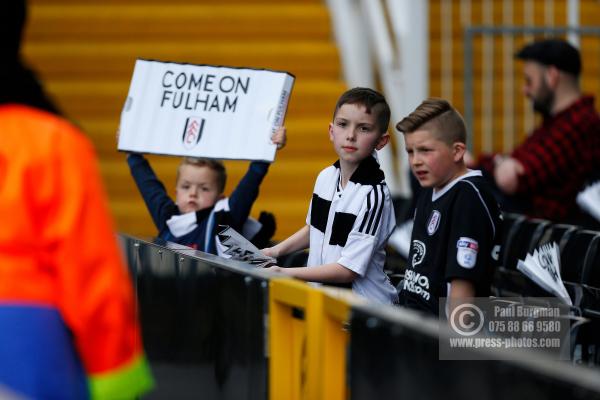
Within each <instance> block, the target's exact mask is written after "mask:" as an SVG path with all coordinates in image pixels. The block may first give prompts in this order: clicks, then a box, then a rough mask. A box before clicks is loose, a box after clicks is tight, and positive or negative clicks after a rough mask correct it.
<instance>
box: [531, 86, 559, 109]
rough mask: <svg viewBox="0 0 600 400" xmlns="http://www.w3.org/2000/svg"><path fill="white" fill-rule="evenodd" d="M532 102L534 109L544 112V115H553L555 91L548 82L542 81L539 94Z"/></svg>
mask: <svg viewBox="0 0 600 400" xmlns="http://www.w3.org/2000/svg"><path fill="white" fill-rule="evenodd" d="M532 103H533V110H534V111H537V112H539V113H540V114H542V116H543V117H549V116H550V115H551V113H552V107H553V105H554V92H553V91H552V90H551V89H550V88H549V87H548V85H546V82H542V86H541V87H540V90H539V94H538V95H537V96H536V97H534V98H532Z"/></svg>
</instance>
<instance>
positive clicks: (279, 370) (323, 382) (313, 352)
mask: <svg viewBox="0 0 600 400" xmlns="http://www.w3.org/2000/svg"><path fill="white" fill-rule="evenodd" d="M269 285H270V289H269V324H270V326H269V332H270V337H269V356H270V361H269V370H270V372H269V397H270V399H272V400H279V399H286V400H287V399H289V400H318V399H328V400H345V399H346V397H347V389H346V350H347V345H348V333H347V331H345V330H344V327H343V325H344V324H345V323H346V322H347V319H348V313H349V306H348V304H347V303H346V302H344V301H341V300H339V299H336V298H335V297H332V296H330V295H328V294H326V293H324V292H323V291H321V290H319V289H315V288H313V287H311V286H310V285H307V284H306V283H303V282H299V281H295V280H291V279H271V281H270V284H269ZM302 313H303V315H304V318H303V319H302V317H301V314H302ZM294 314H296V315H294Z"/></svg>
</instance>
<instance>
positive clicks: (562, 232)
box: [530, 224, 580, 251]
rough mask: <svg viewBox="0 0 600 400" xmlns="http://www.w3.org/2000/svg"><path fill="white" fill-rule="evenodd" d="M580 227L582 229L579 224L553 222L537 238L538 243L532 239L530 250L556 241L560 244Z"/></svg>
mask: <svg viewBox="0 0 600 400" xmlns="http://www.w3.org/2000/svg"><path fill="white" fill-rule="evenodd" d="M578 229H580V228H579V227H578V226H577V225H569V224H552V225H550V226H549V227H548V229H546V231H545V232H544V234H543V235H542V236H541V237H540V238H539V240H537V243H536V242H535V241H534V240H532V242H531V246H530V251H533V249H536V248H538V247H540V246H542V245H544V244H547V243H552V242H555V243H556V244H557V245H559V247H560V244H561V243H562V242H563V240H564V241H565V242H566V241H567V240H568V239H569V238H570V237H571V235H573V233H575V232H576V231H577V230H578Z"/></svg>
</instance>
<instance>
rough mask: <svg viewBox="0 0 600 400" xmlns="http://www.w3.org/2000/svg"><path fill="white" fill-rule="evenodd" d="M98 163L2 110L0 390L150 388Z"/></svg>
mask: <svg viewBox="0 0 600 400" xmlns="http://www.w3.org/2000/svg"><path fill="white" fill-rule="evenodd" d="M95 160H96V159H95V155H94V152H93V149H92V146H91V144H90V142H89V140H88V139H86V138H85V137H84V136H83V135H82V134H81V132H79V130H78V129H76V128H75V127H74V126H73V125H71V124H69V123H68V122H66V121H65V120H63V119H61V118H60V117H57V116H55V115H52V114H49V113H46V112H43V111H40V110H37V109H34V108H30V107H26V106H21V105H12V104H9V105H0V387H1V386H3V387H5V388H6V387H8V388H9V389H12V390H14V391H16V392H17V393H22V394H25V395H27V396H30V397H33V398H81V396H82V395H81V393H84V392H85V391H87V396H86V397H91V398H106V399H116V398H127V397H135V396H137V395H140V394H141V393H143V392H145V391H146V390H148V389H149V388H150V387H151V385H152V378H151V376H150V374H149V370H148V367H147V364H146V360H145V358H144V354H143V350H142V345H141V340H140V330H139V325H138V322H137V314H136V308H135V299H134V295H133V286H132V281H131V279H130V277H129V274H128V271H127V269H126V267H125V265H124V263H123V260H122V256H121V254H120V252H119V249H118V245H117V241H116V236H115V233H114V230H113V225H112V219H111V217H110V214H109V210H108V207H107V201H106V198H105V194H104V190H103V187H102V185H101V179H100V175H99V172H98V168H97V165H96V161H95ZM11 352H12V353H11ZM30 352H31V353H34V352H35V353H36V354H29V353H30ZM45 368H47V370H44V369H45ZM78 371H79V372H78ZM81 372H82V373H81ZM78 374H79V375H80V376H78ZM49 378H51V379H49ZM78 379H81V380H82V381H83V384H81V382H79V383H78ZM61 380H62V381H61ZM77 385H79V386H77ZM61 386H62V387H61ZM82 388H83V389H82ZM81 389H82V390H83V391H81ZM61 390H62V391H61ZM65 390H66V392H65ZM78 390H79V391H78Z"/></svg>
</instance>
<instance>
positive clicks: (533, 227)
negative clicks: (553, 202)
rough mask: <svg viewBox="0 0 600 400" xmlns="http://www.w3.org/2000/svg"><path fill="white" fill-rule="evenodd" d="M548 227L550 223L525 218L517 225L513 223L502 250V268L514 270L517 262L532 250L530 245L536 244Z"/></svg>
mask: <svg viewBox="0 0 600 400" xmlns="http://www.w3.org/2000/svg"><path fill="white" fill-rule="evenodd" d="M550 226H551V224H550V221H547V220H543V219H527V218H525V219H522V220H521V221H520V222H519V223H518V224H516V223H513V225H512V226H511V229H510V232H509V233H508V237H507V238H506V242H505V248H504V249H503V258H502V266H503V267H504V268H507V269H511V270H514V269H516V267H517V263H518V261H519V260H523V259H525V256H526V255H527V253H529V252H532V251H533V250H534V249H532V248H531V246H532V244H535V243H538V242H539V240H540V238H541V237H542V236H543V235H544V233H545V231H546V230H547V229H548V227H550Z"/></svg>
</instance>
